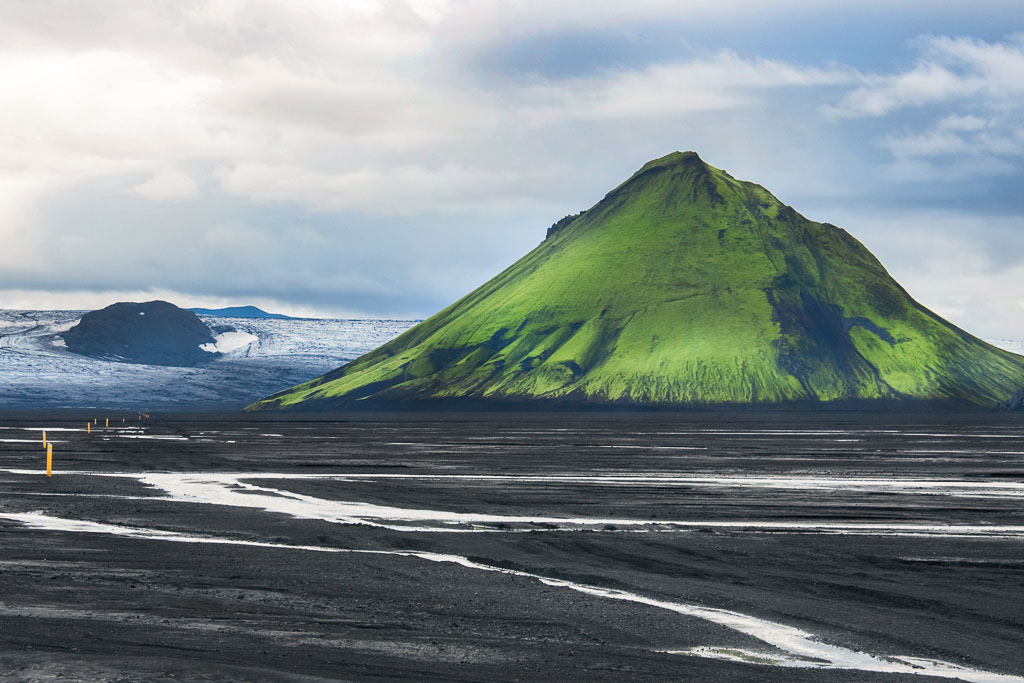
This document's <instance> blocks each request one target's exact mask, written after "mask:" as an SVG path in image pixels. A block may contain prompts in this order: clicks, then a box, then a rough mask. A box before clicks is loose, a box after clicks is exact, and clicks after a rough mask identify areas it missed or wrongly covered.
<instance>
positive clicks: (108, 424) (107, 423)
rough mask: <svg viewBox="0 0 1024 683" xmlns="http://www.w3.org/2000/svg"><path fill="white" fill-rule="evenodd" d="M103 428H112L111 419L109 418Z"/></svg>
mask: <svg viewBox="0 0 1024 683" xmlns="http://www.w3.org/2000/svg"><path fill="white" fill-rule="evenodd" d="M103 426H104V427H109V426H110V418H109V417H108V418H107V421H106V422H105V423H104V424H103Z"/></svg>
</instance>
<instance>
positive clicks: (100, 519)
mask: <svg viewBox="0 0 1024 683" xmlns="http://www.w3.org/2000/svg"><path fill="white" fill-rule="evenodd" d="M100 417H101V419H100V425H99V427H100V428H98V429H96V430H95V431H94V433H93V434H91V435H89V434H86V433H85V432H84V426H85V425H84V422H83V420H82V414H75V415H73V416H72V415H69V414H53V413H51V414H35V415H33V414H25V413H22V414H9V415H0V427H2V429H0V663H2V666H0V677H6V678H9V679H11V680H53V679H56V678H57V677H64V678H71V679H89V680H102V679H113V680H153V679H160V678H168V679H170V678H182V679H187V680H318V679H326V680H365V679H371V678H389V679H391V678H412V679H417V680H423V679H447V680H452V679H455V680H462V679H466V680H481V679H493V680H542V679H556V678H557V679H566V680H583V679H600V680H608V679H630V680H655V679H659V680H660V679H665V678H671V679H676V680H713V681H714V680H722V681H731V680H775V681H794V680H797V681H799V680H807V681H812V680H814V681H817V680H844V681H845V680H849V681H858V680H859V681H869V680H870V681H876V680H894V681H895V680H915V681H919V680H927V678H925V677H924V676H920V675H912V674H910V673H908V672H909V671H918V672H920V673H925V672H930V673H932V674H937V675H942V676H943V677H944V678H945V679H950V678H952V679H954V680H956V679H960V680H1013V678H1006V676H1018V677H1019V676H1024V648H1022V647H1021V644H1022V643H1024V597H1022V595H1024V592H1022V590H1021V589H1022V588H1024V504H1022V503H1024V424H1022V423H1021V420H1020V417H1019V416H1011V415H998V414H984V415H982V414H976V415H967V416H952V415H932V416H914V415H895V416H883V415H872V414H864V413H861V414H856V413H834V414H813V415H799V414H780V415H769V414H762V415H754V414H748V415H729V414H703V415H702V414H689V415H682V416H678V415H669V414H648V415H629V414H607V415H550V416H544V415H532V414H526V415H519V414H517V415H510V414H505V415H485V414H475V415H448V416H444V417H440V416H432V415H404V416H394V415H390V416H389V415H377V416H359V417H355V418H350V419H347V420H344V421H337V420H333V421H327V420H324V419H321V418H317V417H316V416H302V417H300V418H295V419H288V420H272V419H268V418H265V417H264V418H252V417H247V416H234V415H222V416H210V415H207V416H197V415H192V416H188V415H179V416H154V418H153V419H151V420H149V421H147V422H145V423H141V424H140V423H138V422H131V421H129V422H128V423H126V425H125V427H124V428H122V425H121V424H120V417H121V416H120V415H116V416H115V415H111V417H112V418H113V419H112V420H111V425H112V426H111V428H110V429H102V428H101V425H102V422H103V420H102V418H103V417H104V416H100ZM42 427H48V428H49V431H48V436H49V438H50V439H51V440H52V441H53V442H54V460H55V474H54V476H53V477H52V478H51V479H46V478H45V477H44V476H42V472H41V470H42V467H43V466H44V462H45V458H44V452H43V450H42V447H41V441H39V440H38V439H39V438H40V437H41V434H39V432H38V431H37V430H38V428H42ZM58 427H62V428H66V429H74V430H81V431H55V429H54V428H58ZM82 522H86V523H87V524H82ZM801 648H803V650H801ZM901 658H902V659H901ZM928 660H938V661H939V662H941V664H936V663H930V662H929V661H928ZM843 667H847V668H843ZM872 667H874V668H872ZM956 667H966V668H965V669H962V670H961V669H957V668H956ZM885 671H892V672H894V673H884V672H885ZM901 672H902V673H901Z"/></svg>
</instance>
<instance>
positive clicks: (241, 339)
mask: <svg viewBox="0 0 1024 683" xmlns="http://www.w3.org/2000/svg"><path fill="white" fill-rule="evenodd" d="M259 340H260V338H259V337H257V336H256V335H255V334H249V333H248V332H239V331H237V330H232V331H231V332H222V333H221V334H218V335H217V336H216V337H214V341H213V343H212V344H200V345H199V348H201V349H202V350H203V351H207V352H209V353H230V352H232V351H235V350H237V349H240V348H243V347H245V346H249V345H250V344H252V343H254V342H258V341H259Z"/></svg>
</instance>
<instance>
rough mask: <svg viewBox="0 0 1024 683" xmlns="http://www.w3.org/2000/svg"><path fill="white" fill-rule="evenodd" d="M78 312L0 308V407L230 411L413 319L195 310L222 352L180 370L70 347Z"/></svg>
mask: <svg viewBox="0 0 1024 683" xmlns="http://www.w3.org/2000/svg"><path fill="white" fill-rule="evenodd" d="M82 314H83V311H23V310H0V409H5V410H27V409H37V408H47V409H53V408H93V407H96V408H110V409H119V410H133V411H134V410H150V409H162V410H175V409H177V410H237V409H240V408H242V407H243V406H246V405H248V404H249V403H251V402H253V401H255V400H257V399H260V398H262V397H264V396H266V395H267V394H271V393H274V392H276V391H279V390H281V389H286V388H288V387H290V386H293V385H295V384H298V383H300V382H304V381H306V380H309V379H312V378H314V377H317V376H319V375H322V374H323V373H325V372H328V371H330V370H333V369H334V368H337V367H339V366H341V365H344V364H345V363H347V362H349V361H350V360H353V359H354V358H358V357H359V356H361V355H363V354H364V353H366V352H368V351H371V350H373V349H374V348H376V347H378V346H380V345H381V344H383V343H385V342H387V341H390V340H391V339H393V338H394V337H396V336H398V335H399V334H401V333H402V332H404V331H405V330H407V329H408V328H410V327H412V326H413V325H415V324H416V323H417V322H419V321H417V320H388V319H382V320H374V319H352V320H348V319H305V318H296V319H287V320H275V319H263V318H224V317H218V316H205V315H201V316H200V318H201V319H202V320H203V322H205V323H206V324H207V325H208V326H209V327H210V328H211V329H212V330H213V332H214V335H215V339H216V350H217V351H219V352H221V353H222V354H223V355H222V356H221V357H220V358H218V359H217V360H215V361H214V362H212V363H209V364H207V365H204V366H201V367H189V368H186V367H165V366H157V365H138V364H129V363H118V362H113V361H106V360H96V359H92V358H87V357H85V356H79V355H76V354H73V353H70V352H69V351H68V350H67V349H66V348H65V347H64V343H63V339H61V338H60V336H59V335H60V333H62V332H66V331H67V330H69V329H70V328H71V327H73V326H74V325H75V324H76V323H77V322H78V320H79V319H80V318H81V316H82Z"/></svg>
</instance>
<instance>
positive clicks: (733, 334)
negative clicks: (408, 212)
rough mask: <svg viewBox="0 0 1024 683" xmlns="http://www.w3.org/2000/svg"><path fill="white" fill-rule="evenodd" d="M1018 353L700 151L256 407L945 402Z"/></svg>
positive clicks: (1012, 386) (1008, 387)
mask: <svg viewBox="0 0 1024 683" xmlns="http://www.w3.org/2000/svg"><path fill="white" fill-rule="evenodd" d="M1022 387H1024V357H1021V356H1017V355H1015V354H1012V353H1009V352H1007V351H1003V350H1000V349H997V348H995V347H993V346H991V345H989V344H986V343H985V342H983V341H981V340H980V339H977V338H975V337H973V336H971V335H969V334H967V333H966V332H964V331H963V330H960V329H959V328H957V327H955V326H954V325H952V324H950V323H949V322H947V321H945V320H943V319H942V318H940V317H939V316H937V315H935V314H934V313H932V312H931V311H929V310H927V309H926V308H924V307H923V306H921V305H920V304H918V303H917V302H916V301H914V300H913V299H911V298H910V296H909V295H908V294H907V293H906V292H905V291H904V290H903V288H901V287H900V286H899V284H897V283H896V281H895V280H893V279H892V277H890V276H889V274H888V273H887V272H886V271H885V269H884V268H883V267H882V265H881V264H880V263H879V262H878V260H877V259H875V257H874V256H873V255H872V254H871V253H870V252H869V251H868V250H867V249H866V248H865V247H864V246H863V245H862V244H861V243H860V242H858V241H857V240H856V239H854V238H853V237H851V236H850V235H849V234H848V233H847V232H846V231H845V230H842V229H840V228H837V227H836V226H834V225H830V224H827V223H815V222H814V221H810V220H807V219H806V218H804V217H803V216H801V215H800V214H798V213H797V212H796V211H794V210H793V209H792V208H791V207H789V206H786V205H784V204H782V203H781V202H780V201H779V200H777V199H776V198H775V197H774V196H772V195H771V194H770V193H769V192H768V191H767V190H765V189H764V188H763V187H761V186H760V185H755V184H753V183H749V182H743V181H738V180H736V179H734V178H733V177H732V176H730V175H729V174H728V173H726V172H725V171H722V170H719V169H717V168H713V167H711V166H709V165H707V164H706V163H704V162H703V161H702V160H701V159H700V157H698V156H697V154H695V153H693V152H686V153H680V152H675V153H673V154H670V155H668V156H666V157H663V158H661V159H656V160H654V161H651V162H649V163H648V164H646V165H645V166H644V167H643V168H641V169H640V170H639V171H637V172H636V173H635V174H634V175H633V176H632V177H631V178H630V179H629V180H627V181H626V182H624V183H623V184H622V185H620V186H619V187H617V188H615V189H614V190H612V191H611V192H610V193H608V195H607V196H605V198H604V199H602V200H601V201H600V202H598V203H597V204H596V205H595V206H594V207H593V208H591V209H589V210H588V211H585V212H583V213H582V214H580V215H578V216H575V217H567V218H566V219H563V220H562V221H559V222H558V223H557V224H555V226H552V230H551V231H549V235H548V237H547V239H545V240H544V242H542V243H541V244H540V245H539V246H538V247H537V248H536V249H534V250H533V251H531V252H530V253H529V254H527V255H526V256H524V257H523V258H522V259H520V260H519V261H517V262H516V263H515V264H513V265H512V266H511V267H510V268H508V269H507V270H505V271H504V272H503V273H501V274H500V275H498V276H497V277H495V278H494V279H493V280H491V281H490V282H488V283H486V284H484V285H483V286H482V287H480V288H478V289H477V290H475V291H474V292H472V293H470V294H469V295H468V296H466V297H464V298H463V299H461V300H459V301H457V302H456V303H454V304H452V305H451V306H449V307H448V308H446V309H445V310H443V311H441V312H440V313H438V314H436V315H434V316H433V317H431V318H429V319H428V320H426V321H424V322H423V323H421V324H419V325H417V326H416V327H413V328H412V329H410V330H409V331H407V332H406V333H405V334H403V335H401V336H400V337H398V338H397V339H395V340H393V341H391V342H389V343H387V344H385V345H383V346H381V347H380V348H378V349H376V350H374V351H372V352H370V353H368V354H366V355H365V356H362V357H361V358H358V359H356V360H354V361H352V362H351V363H349V364H347V365H345V366H343V367H341V368H339V369H337V370H335V371H333V372H330V373H328V374H326V375H324V376H323V377H320V378H317V379H315V380H312V381H310V382H307V383H305V384H301V385H299V386H297V387H294V388H291V389H288V390H285V391H282V392H280V393H278V394H275V395H273V396H270V397H268V398H266V399H263V400H262V401H259V402H257V403H255V404H253V405H252V406H250V409H251V410H272V409H308V410H327V409H339V408H356V407H367V408H370V407H373V408H381V407H401V406H422V407H438V406H441V405H460V404H461V405H470V404H477V403H479V404H486V405H495V406H499V405H516V406H522V405H523V404H539V405H564V406H582V405H591V404H612V403H621V404H627V405H629V404H632V405H664V406H673V405H675V406H702V405H740V404H761V405H769V406H770V405H778V404H800V403H804V402H807V403H823V402H831V403H834V402H845V401H849V402H858V403H860V402H870V403H879V404H884V405H889V402H890V401H900V402H902V401H935V402H951V403H963V404H972V405H978V406H992V405H995V404H997V403H1000V402H1003V401H1007V400H1008V399H1010V398H1011V397H1012V396H1013V395H1014V394H1015V392H1017V391H1018V390H1020V389H1021V388H1022Z"/></svg>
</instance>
